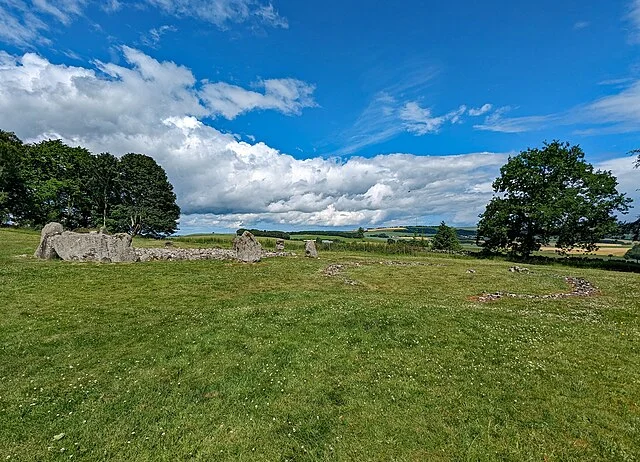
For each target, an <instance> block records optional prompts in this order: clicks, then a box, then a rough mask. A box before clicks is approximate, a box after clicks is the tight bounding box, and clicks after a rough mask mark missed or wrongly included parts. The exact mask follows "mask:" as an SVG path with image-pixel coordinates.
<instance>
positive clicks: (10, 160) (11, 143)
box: [0, 130, 26, 225]
mask: <svg viewBox="0 0 640 462" xmlns="http://www.w3.org/2000/svg"><path fill="white" fill-rule="evenodd" d="M24 149H25V147H24V145H23V144H22V141H20V139H18V137H17V136H16V135H15V134H14V133H11V132H5V131H3V130H0V225H1V224H4V223H6V222H7V221H9V220H10V219H11V220H17V219H18V218H19V217H18V215H19V214H20V213H22V211H23V210H25V205H24V200H25V195H26V191H25V187H24V179H23V178H22V172H21V169H20V162H21V157H22V154H23V151H24Z"/></svg>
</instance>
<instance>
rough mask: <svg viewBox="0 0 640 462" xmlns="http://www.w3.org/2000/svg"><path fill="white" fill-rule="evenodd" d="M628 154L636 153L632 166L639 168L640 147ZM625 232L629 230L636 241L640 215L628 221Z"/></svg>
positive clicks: (639, 236)
mask: <svg viewBox="0 0 640 462" xmlns="http://www.w3.org/2000/svg"><path fill="white" fill-rule="evenodd" d="M630 154H634V155H636V156H637V157H636V160H635V163H634V168H638V169H640V149H634V150H633V151H631V152H630ZM623 229H624V231H625V232H630V233H631V234H632V235H633V240H635V241H637V240H639V239H640V216H638V219H637V220H636V221H633V222H631V223H628V224H627V225H626V226H625V227H624V228H623Z"/></svg>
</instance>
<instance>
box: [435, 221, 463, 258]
mask: <svg viewBox="0 0 640 462" xmlns="http://www.w3.org/2000/svg"><path fill="white" fill-rule="evenodd" d="M431 248H432V249H433V250H446V251H448V252H459V251H460V250H462V246H461V245H460V241H459V240H458V235H457V234H456V230H455V229H454V228H451V227H450V226H447V225H446V224H445V222H444V221H443V222H441V223H440V226H438V231H437V232H436V234H435V236H433V239H432V240H431Z"/></svg>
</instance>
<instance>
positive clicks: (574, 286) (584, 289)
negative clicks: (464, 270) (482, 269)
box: [471, 276, 600, 303]
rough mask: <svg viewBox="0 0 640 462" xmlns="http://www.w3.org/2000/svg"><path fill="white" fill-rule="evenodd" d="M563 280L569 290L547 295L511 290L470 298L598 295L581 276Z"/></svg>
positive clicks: (484, 300) (479, 299)
mask: <svg viewBox="0 0 640 462" xmlns="http://www.w3.org/2000/svg"><path fill="white" fill-rule="evenodd" d="M564 281H565V282H566V283H567V284H569V286H571V291H570V292H560V293H555V294H547V295H528V294H514V293H511V292H494V293H492V294H482V295H478V296H476V297H471V300H473V301H477V302H483V303H486V302H493V301H496V300H500V299H501V298H524V299H541V300H549V299H551V300H558V299H561V298H570V297H591V296H594V295H598V294H599V293H600V291H599V290H598V288H597V287H595V286H594V285H593V284H591V283H590V282H589V281H587V280H586V279H583V278H576V277H572V276H567V277H566V278H564Z"/></svg>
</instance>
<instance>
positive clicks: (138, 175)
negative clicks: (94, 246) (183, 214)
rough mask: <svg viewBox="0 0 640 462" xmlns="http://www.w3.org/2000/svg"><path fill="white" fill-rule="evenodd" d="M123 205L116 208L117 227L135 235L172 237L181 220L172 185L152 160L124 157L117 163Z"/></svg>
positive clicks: (143, 156)
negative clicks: (179, 219) (178, 221)
mask: <svg viewBox="0 0 640 462" xmlns="http://www.w3.org/2000/svg"><path fill="white" fill-rule="evenodd" d="M118 181H119V188H120V192H121V194H120V202H119V203H118V204H117V205H115V206H114V207H113V214H112V215H113V218H114V221H113V223H114V227H115V228H116V229H117V230H119V231H126V232H129V233H131V234H132V235H134V236H135V235H136V234H140V235H142V236H147V237H156V238H157V237H163V236H168V235H169V234H173V233H174V232H175V231H176V229H177V228H178V226H177V223H176V222H177V220H178V218H179V217H180V208H179V207H178V205H177V204H176V195H175V194H174V192H173V186H172V185H171V183H169V180H168V179H167V174H166V173H165V171H164V169H163V168H162V167H160V166H159V165H158V164H157V163H156V161H155V160H153V158H151V157H149V156H146V155H144V154H133V153H130V154H125V155H124V156H122V158H121V159H120V162H119V164H118Z"/></svg>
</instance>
